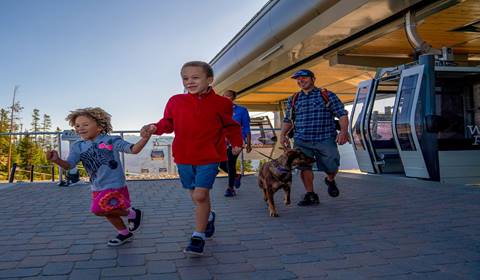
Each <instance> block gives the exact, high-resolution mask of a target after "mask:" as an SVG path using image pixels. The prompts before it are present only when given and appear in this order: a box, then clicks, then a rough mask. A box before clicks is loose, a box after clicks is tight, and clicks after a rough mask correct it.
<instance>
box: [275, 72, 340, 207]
mask: <svg viewBox="0 0 480 280" xmlns="http://www.w3.org/2000/svg"><path fill="white" fill-rule="evenodd" d="M292 79H296V81H297V85H298V86H299V87H300V91H299V92H297V93H295V94H294V95H293V96H291V97H290V98H289V99H288V102H287V108H286V111H285V118H284V121H283V124H282V130H281V133H280V143H282V144H283V146H284V147H290V141H289V137H288V136H287V134H289V132H290V131H292V129H293V131H292V132H294V137H293V139H294V148H297V149H299V150H301V151H302V152H304V153H305V154H306V155H307V156H310V157H314V158H315V159H316V163H317V168H318V170H319V171H324V172H325V173H326V175H327V176H326V177H325V179H324V181H325V184H326V185H327V186H328V194H329V195H330V196H332V197H337V196H338V195H339V194H340V191H339V190H338V187H337V184H336V182H335V176H336V174H337V172H338V167H339V165H340V154H339V152H338V147H337V144H338V145H343V144H345V143H346V142H347V141H348V133H347V128H348V113H347V111H346V110H345V109H344V105H343V103H342V102H341V101H340V99H339V98H338V97H337V95H335V94H334V93H333V92H331V91H327V90H326V89H321V88H317V87H316V86H315V75H314V73H313V72H312V71H310V70H308V69H303V70H299V71H297V72H296V73H295V74H294V75H293V76H292ZM335 116H336V117H337V118H338V119H339V123H340V132H339V133H337V131H336V126H335V119H334V117H335ZM298 169H300V177H301V179H302V183H303V185H304V187H305V190H306V194H305V196H304V198H303V199H302V200H301V201H300V202H299V203H298V205H299V206H308V205H314V204H318V203H319V202H320V200H319V197H318V195H317V194H316V193H315V192H314V189H313V181H314V175H313V172H312V166H311V165H307V166H299V167H298Z"/></svg>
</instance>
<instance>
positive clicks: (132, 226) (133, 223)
mask: <svg viewBox="0 0 480 280" xmlns="http://www.w3.org/2000/svg"><path fill="white" fill-rule="evenodd" d="M132 210H133V211H135V219H128V230H129V231H131V232H134V231H136V230H137V229H138V228H139V227H140V223H141V222H142V211H140V210H139V209H135V208H133V207H132Z"/></svg>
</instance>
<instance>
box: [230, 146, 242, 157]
mask: <svg viewBox="0 0 480 280" xmlns="http://www.w3.org/2000/svg"><path fill="white" fill-rule="evenodd" d="M241 151H242V147H232V154H233V155H234V156H236V155H238V154H240V152H241Z"/></svg>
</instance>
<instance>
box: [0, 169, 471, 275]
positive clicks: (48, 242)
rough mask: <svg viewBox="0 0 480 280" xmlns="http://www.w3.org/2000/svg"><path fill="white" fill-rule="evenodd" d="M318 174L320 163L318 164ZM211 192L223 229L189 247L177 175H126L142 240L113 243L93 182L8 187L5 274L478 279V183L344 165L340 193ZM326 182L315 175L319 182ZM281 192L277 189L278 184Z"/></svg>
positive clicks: (219, 185)
mask: <svg viewBox="0 0 480 280" xmlns="http://www.w3.org/2000/svg"><path fill="white" fill-rule="evenodd" d="M317 177H318V178H320V175H319V176H317ZM225 183H226V179H225V178H220V179H218V180H217V182H216V185H215V188H214V192H213V195H212V196H213V199H214V205H215V210H216V211H217V214H218V216H217V217H218V220H217V221H218V222H217V224H216V225H217V232H216V234H215V236H214V238H213V239H212V240H209V241H207V245H206V254H205V256H203V257H200V258H186V257H185V256H184V254H183V253H182V252H181V250H182V249H183V247H184V246H185V244H186V241H187V239H188V237H189V235H190V234H191V231H192V220H193V219H192V203H191V202H190V200H189V198H188V196H187V193H186V191H184V190H183V189H181V187H180V186H179V183H178V181H176V180H165V181H150V182H130V183H129V185H130V192H131V195H132V201H133V202H134V205H136V206H138V207H140V208H142V209H143V210H144V211H145V213H146V215H145V219H144V224H143V225H142V228H141V230H140V232H139V233H138V234H136V236H135V240H134V242H132V243H130V244H127V245H125V246H123V247H121V248H108V247H106V245H105V243H106V241H107V240H108V239H109V238H111V237H112V236H114V231H113V230H112V227H111V226H110V225H109V224H108V223H107V222H106V221H104V220H102V219H101V218H97V217H95V216H92V215H90V214H89V212H88V205H89V197H90V194H89V190H88V188H86V187H79V186H76V187H71V188H59V187H56V186H55V185H52V184H34V185H31V184H17V185H15V186H13V187H7V188H0V205H1V208H0V215H1V217H3V221H2V228H1V230H0V278H2V279H3V278H11V279H20V278H22V279H81V280H90V279H117V280H118V279H229V280H230V279H372V278H383V279H480V203H479V201H480V188H478V187H465V186H447V185H440V184H437V183H431V182H426V181H421V180H415V179H406V178H398V177H379V176H364V175H350V174H344V175H341V177H340V178H339V179H338V183H339V185H340V186H341V196H340V197H339V198H336V199H333V198H329V197H328V196H327V194H326V189H325V188H324V187H323V186H322V188H321V189H319V194H320V200H321V204H320V205H319V206H314V207H308V208H301V207H298V206H296V205H295V204H296V201H298V200H299V198H300V196H301V194H302V187H301V184H300V182H299V178H298V176H295V177H294V192H293V195H292V198H293V202H294V205H292V206H289V207H285V206H283V205H282V204H281V203H277V205H278V206H279V207H278V208H279V214H280V217H279V218H271V217H269V216H268V214H267V209H266V205H265V203H264V202H263V200H262V199H261V192H260V190H259V189H258V187H257V186H256V177H255V176H249V177H246V178H244V180H243V184H242V187H241V188H240V191H239V194H238V196H237V197H235V198H229V199H227V198H224V197H223V185H224V184H225ZM317 189H318V187H317ZM276 198H277V201H278V202H281V200H282V199H281V195H280V194H279V193H277V195H276Z"/></svg>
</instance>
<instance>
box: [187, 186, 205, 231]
mask: <svg viewBox="0 0 480 280" xmlns="http://www.w3.org/2000/svg"><path fill="white" fill-rule="evenodd" d="M191 195H192V201H193V202H194V203H195V205H196V206H197V207H196V208H195V231H196V232H205V229H206V228H207V223H208V216H209V215H210V190H209V189H207V188H198V187H197V188H195V189H194V190H193V191H192V192H191Z"/></svg>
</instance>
